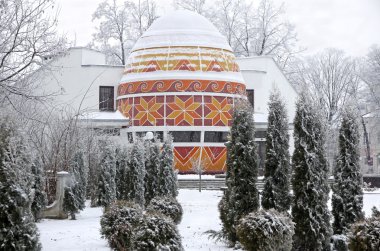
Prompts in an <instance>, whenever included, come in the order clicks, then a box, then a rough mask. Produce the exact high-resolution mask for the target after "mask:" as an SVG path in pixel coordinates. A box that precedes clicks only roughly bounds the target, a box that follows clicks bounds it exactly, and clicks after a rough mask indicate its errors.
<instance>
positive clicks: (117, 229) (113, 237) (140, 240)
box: [100, 201, 183, 251]
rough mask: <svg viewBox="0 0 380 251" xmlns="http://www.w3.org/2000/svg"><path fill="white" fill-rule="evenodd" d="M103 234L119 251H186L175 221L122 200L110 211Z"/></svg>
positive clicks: (102, 227)
mask: <svg viewBox="0 0 380 251" xmlns="http://www.w3.org/2000/svg"><path fill="white" fill-rule="evenodd" d="M100 225H101V234H102V237H103V238H106V239H107V240H108V243H109V245H110V247H111V248H113V249H115V250H120V251H124V250H168V251H169V250H170V251H172V250H173V251H175V250H183V248H182V244H181V236H180V235H179V233H178V230H177V227H176V225H175V224H174V223H173V221H172V220H170V219H169V218H167V217H166V216H164V215H162V214H160V213H145V214H144V213H143V211H142V209H141V207H140V206H139V205H138V204H135V203H132V202H125V201H118V202H116V203H114V204H112V205H111V206H110V207H108V208H106V211H105V213H104V215H103V216H102V218H101V220H100Z"/></svg>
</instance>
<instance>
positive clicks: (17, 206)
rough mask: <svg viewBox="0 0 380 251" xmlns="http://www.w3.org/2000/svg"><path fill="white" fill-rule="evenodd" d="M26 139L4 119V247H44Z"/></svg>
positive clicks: (0, 149)
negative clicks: (35, 215)
mask: <svg viewBox="0 0 380 251" xmlns="http://www.w3.org/2000/svg"><path fill="white" fill-rule="evenodd" d="M24 142H25V140H24V139H23V138H22V137H21V136H20V135H18V134H17V132H15V131H13V130H12V129H10V127H9V126H8V125H5V124H3V123H2V121H0V250H31V251H35V250H41V245H40V243H39V235H38V232H37V227H36V224H35V222H34V218H33V216H32V212H31V209H30V207H31V203H32V200H31V197H32V195H31V194H32V193H33V192H32V189H31V180H30V177H31V170H30V167H31V163H29V162H28V160H29V159H30V156H29V155H28V154H27V152H26V150H27V148H26V146H25V145H24Z"/></svg>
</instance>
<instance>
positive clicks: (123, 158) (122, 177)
mask: <svg viewBox="0 0 380 251" xmlns="http://www.w3.org/2000/svg"><path fill="white" fill-rule="evenodd" d="M127 159H128V151H127V149H123V148H121V147H120V146H118V147H117V148H116V179H115V182H116V199H117V200H127V199H128V198H127V197H128V182H129V181H128V176H129V168H128V165H127Z"/></svg>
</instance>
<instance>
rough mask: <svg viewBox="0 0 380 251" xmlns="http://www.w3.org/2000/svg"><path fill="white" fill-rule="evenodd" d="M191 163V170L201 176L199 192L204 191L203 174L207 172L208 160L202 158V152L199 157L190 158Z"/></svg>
mask: <svg viewBox="0 0 380 251" xmlns="http://www.w3.org/2000/svg"><path fill="white" fill-rule="evenodd" d="M190 164H191V171H193V172H194V173H195V174H197V175H198V177H199V186H198V189H199V192H201V191H202V174H204V172H206V170H207V167H208V161H207V160H206V159H204V158H202V154H200V155H199V157H198V158H193V159H191V160H190Z"/></svg>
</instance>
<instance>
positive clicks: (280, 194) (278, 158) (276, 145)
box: [261, 90, 291, 212]
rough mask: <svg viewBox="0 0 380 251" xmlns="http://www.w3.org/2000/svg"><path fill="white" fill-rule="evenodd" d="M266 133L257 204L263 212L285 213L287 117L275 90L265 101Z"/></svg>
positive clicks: (287, 168) (288, 183)
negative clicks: (266, 110)
mask: <svg viewBox="0 0 380 251" xmlns="http://www.w3.org/2000/svg"><path fill="white" fill-rule="evenodd" d="M268 105H269V115H268V130H267V135H266V157H265V174H264V175H265V177H264V190H263V192H262V199H261V203H262V206H263V208H264V209H270V208H274V209H276V210H278V211H280V212H285V211H288V210H289V208H290V203H291V196H290V192H289V190H290V155H289V134H288V117H287V114H286V108H285V104H284V102H283V101H282V99H281V96H280V93H279V92H278V91H277V90H275V91H274V92H273V93H271V95H270V98H269V104H268Z"/></svg>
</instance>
